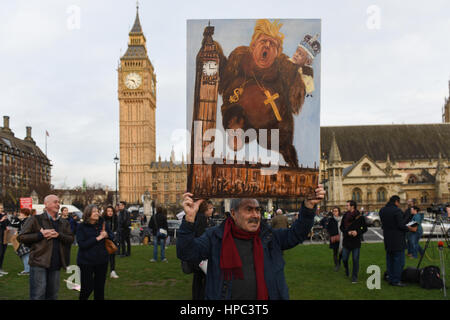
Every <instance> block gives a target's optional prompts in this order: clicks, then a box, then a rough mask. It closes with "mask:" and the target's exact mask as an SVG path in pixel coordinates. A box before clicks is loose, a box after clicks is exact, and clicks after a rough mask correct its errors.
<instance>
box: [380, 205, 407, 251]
mask: <svg viewBox="0 0 450 320" xmlns="http://www.w3.org/2000/svg"><path fill="white" fill-rule="evenodd" d="M380 220H381V227H382V229H383V236H384V248H385V249H386V251H401V250H405V249H406V239H405V235H406V232H408V231H409V229H408V227H407V226H406V225H405V224H406V223H405V217H404V215H403V213H402V210H401V209H400V208H399V207H397V206H396V205H395V204H391V203H388V204H387V205H386V206H385V207H383V208H381V210H380Z"/></svg>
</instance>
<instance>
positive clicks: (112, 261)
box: [109, 253, 116, 271]
mask: <svg viewBox="0 0 450 320" xmlns="http://www.w3.org/2000/svg"><path fill="white" fill-rule="evenodd" d="M109 267H110V269H111V271H114V270H116V254H115V253H113V254H110V255H109Z"/></svg>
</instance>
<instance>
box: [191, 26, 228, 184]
mask: <svg viewBox="0 0 450 320" xmlns="http://www.w3.org/2000/svg"><path fill="white" fill-rule="evenodd" d="M213 34H214V27H213V26H211V25H210V24H208V26H207V27H205V29H204V32H203V40H202V45H201V48H200V50H199V52H198V54H197V58H196V74H195V92H194V107H193V117H192V127H191V164H190V165H189V169H188V170H189V175H188V190H190V191H194V187H193V186H192V177H193V175H194V174H196V173H200V171H198V170H201V169H200V168H201V166H202V164H198V160H202V158H203V156H202V154H203V152H204V150H205V148H206V147H207V145H208V144H210V142H208V141H202V142H201V145H200V143H198V142H199V141H198V137H197V135H198V136H199V137H200V138H201V137H203V135H204V133H205V132H206V131H207V130H209V129H214V128H216V113H217V96H218V88H219V80H220V71H221V70H220V69H221V66H222V65H221V62H222V59H223V57H224V55H223V51H222V48H221V46H220V44H219V43H218V42H216V41H214V40H213ZM196 122H197V123H201V132H196V130H195V126H194V123H196ZM195 144H198V145H196V146H194V145H195ZM213 156H214V155H213ZM203 160H204V159H203Z"/></svg>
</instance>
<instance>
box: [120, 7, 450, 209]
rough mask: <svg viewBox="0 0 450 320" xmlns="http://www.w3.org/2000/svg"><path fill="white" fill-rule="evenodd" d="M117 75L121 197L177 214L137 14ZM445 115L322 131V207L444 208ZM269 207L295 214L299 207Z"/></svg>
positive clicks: (177, 172)
mask: <svg viewBox="0 0 450 320" xmlns="http://www.w3.org/2000/svg"><path fill="white" fill-rule="evenodd" d="M117 71H118V99H119V110H120V171H119V191H120V199H121V200H125V201H127V202H128V203H142V195H143V194H144V193H145V192H149V193H150V196H151V199H152V200H154V201H155V202H156V204H159V205H163V206H167V207H170V206H173V207H177V208H181V204H180V202H181V196H182V194H183V193H184V190H185V188H186V181H187V165H186V164H185V163H184V161H183V160H182V161H178V162H177V161H175V157H174V153H173V151H172V154H171V157H170V161H161V158H160V157H159V158H158V161H157V160H156V142H155V141H156V139H155V136H156V123H155V112H156V108H157V99H156V74H155V70H154V67H153V65H152V63H151V61H150V59H149V57H148V52H147V48H146V38H145V36H144V33H143V31H142V27H141V23H140V19H139V11H138V10H137V13H136V18H135V22H134V25H133V27H132V29H131V31H130V33H129V41H128V49H127V51H126V52H125V54H124V55H123V56H122V57H121V58H120V65H119V67H118V70H117ZM449 89H450V83H449ZM449 109H450V98H447V99H446V101H445V105H444V111H443V119H442V120H443V121H442V123H436V124H401V125H395V124H393V125H359V126H333V127H326V126H324V127H321V129H320V137H321V138H320V141H321V142H320V149H321V159H320V181H321V182H322V183H323V184H324V186H325V189H326V191H327V195H326V198H325V200H324V202H323V204H322V207H323V208H324V209H326V210H329V209H330V208H331V207H333V206H339V207H341V208H342V209H343V208H344V207H345V203H346V201H347V200H350V199H353V200H356V201H357V202H358V204H359V207H360V208H364V210H366V211H367V210H378V209H380V208H381V207H382V206H384V205H385V203H386V202H387V201H388V199H389V197H391V196H392V195H394V194H397V195H399V196H400V197H401V198H402V202H403V203H405V202H406V200H407V199H410V198H414V199H416V200H417V202H418V205H419V206H420V207H423V208H424V207H425V206H428V205H430V204H431V203H440V202H449V201H450V192H449V183H450V169H449V163H450V111H449ZM261 202H262V203H266V202H265V201H261ZM219 203H220V202H219ZM271 203H273V204H274V206H275V207H277V206H278V207H282V208H283V209H288V210H294V209H296V207H298V205H299V203H300V202H299V201H298V199H297V200H295V201H289V200H279V201H278V199H272V201H271ZM218 209H220V208H218ZM268 209H269V210H270V209H271V208H268ZM174 210H175V209H174Z"/></svg>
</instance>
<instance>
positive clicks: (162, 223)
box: [148, 213, 169, 236]
mask: <svg viewBox="0 0 450 320" xmlns="http://www.w3.org/2000/svg"><path fill="white" fill-rule="evenodd" d="M155 219H156V221H155ZM148 227H149V228H150V229H151V230H152V234H153V235H154V236H156V235H157V233H158V229H159V228H163V229H165V230H169V226H168V224H167V217H166V216H165V215H163V214H162V213H156V214H154V215H152V217H151V218H150V222H149V223H148Z"/></svg>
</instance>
